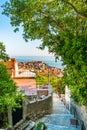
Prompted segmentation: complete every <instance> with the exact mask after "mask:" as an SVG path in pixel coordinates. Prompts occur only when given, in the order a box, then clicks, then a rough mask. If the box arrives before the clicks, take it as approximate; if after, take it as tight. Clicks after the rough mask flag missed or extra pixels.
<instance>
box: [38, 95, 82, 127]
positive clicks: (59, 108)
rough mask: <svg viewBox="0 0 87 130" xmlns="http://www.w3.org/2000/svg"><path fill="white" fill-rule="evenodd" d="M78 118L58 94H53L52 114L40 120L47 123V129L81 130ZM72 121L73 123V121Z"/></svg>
mask: <svg viewBox="0 0 87 130" xmlns="http://www.w3.org/2000/svg"><path fill="white" fill-rule="evenodd" d="M75 121H76V119H75V118H74V116H73V115H72V114H70V112H69V110H68V109H67V108H66V106H65V105H64V104H63V102H62V101H61V100H60V99H59V97H58V95H57V94H55V93H54V94H53V110H52V114H49V115H46V116H45V117H43V118H41V119H40V120H38V122H44V123H45V124H46V127H47V129H46V130H81V129H80V126H79V125H76V123H75ZM71 122H72V123H71Z"/></svg>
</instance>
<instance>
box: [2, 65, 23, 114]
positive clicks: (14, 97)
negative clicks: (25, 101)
mask: <svg viewBox="0 0 87 130" xmlns="http://www.w3.org/2000/svg"><path fill="white" fill-rule="evenodd" d="M16 90H17V86H16V84H15V83H14V82H13V80H12V79H11V78H10V75H9V74H8V72H7V69H6V67H5V65H4V64H3V63H0V113H2V112H5V111H7V107H13V108H15V107H19V106H20V105H19V103H18V102H17V101H20V100H21V97H22V96H21V93H19V92H17V91H16Z"/></svg>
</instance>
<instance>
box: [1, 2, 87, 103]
mask: <svg viewBox="0 0 87 130" xmlns="http://www.w3.org/2000/svg"><path fill="white" fill-rule="evenodd" d="M3 14H5V15H7V16H9V17H10V19H11V24H12V26H15V30H14V31H15V32H16V31H18V30H19V27H20V26H22V27H23V37H24V39H25V40H26V41H27V40H28V39H31V40H34V39H41V40H42V44H41V46H40V48H41V49H44V47H45V46H47V47H48V49H49V52H52V53H54V54H55V56H56V57H58V56H61V57H62V60H63V62H64V64H66V66H67V67H66V70H65V75H64V79H65V83H66V84H68V86H70V88H71V92H72V96H73V98H74V99H75V100H76V101H77V102H80V103H82V104H87V100H85V99H86V98H87V94H86V93H87V80H86V78H87V0H9V1H8V2H6V3H5V4H4V5H3Z"/></svg>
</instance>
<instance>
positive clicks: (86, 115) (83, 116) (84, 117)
mask: <svg viewBox="0 0 87 130" xmlns="http://www.w3.org/2000/svg"><path fill="white" fill-rule="evenodd" d="M71 112H72V114H74V116H75V117H77V118H78V119H80V120H81V123H82V127H83V129H82V130H85V129H86V130H87V107H86V106H80V105H77V104H75V103H74V102H72V103H71ZM84 127H85V128H84Z"/></svg>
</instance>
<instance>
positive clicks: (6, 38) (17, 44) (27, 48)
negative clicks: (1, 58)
mask: <svg viewBox="0 0 87 130" xmlns="http://www.w3.org/2000/svg"><path fill="white" fill-rule="evenodd" d="M5 1H6V0H0V42H3V44H4V45H5V47H6V53H7V54H8V55H9V56H53V55H52V54H49V52H48V49H47V48H46V49H45V50H43V51H42V50H39V49H37V48H36V47H39V45H40V44H41V41H40V40H35V41H30V40H29V42H25V40H24V39H23V38H22V31H21V30H20V31H19V32H16V33H15V32H14V31H13V30H14V28H13V27H12V26H11V24H10V19H9V18H8V17H7V16H5V15H2V8H1V5H2V4H4V2H5Z"/></svg>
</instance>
